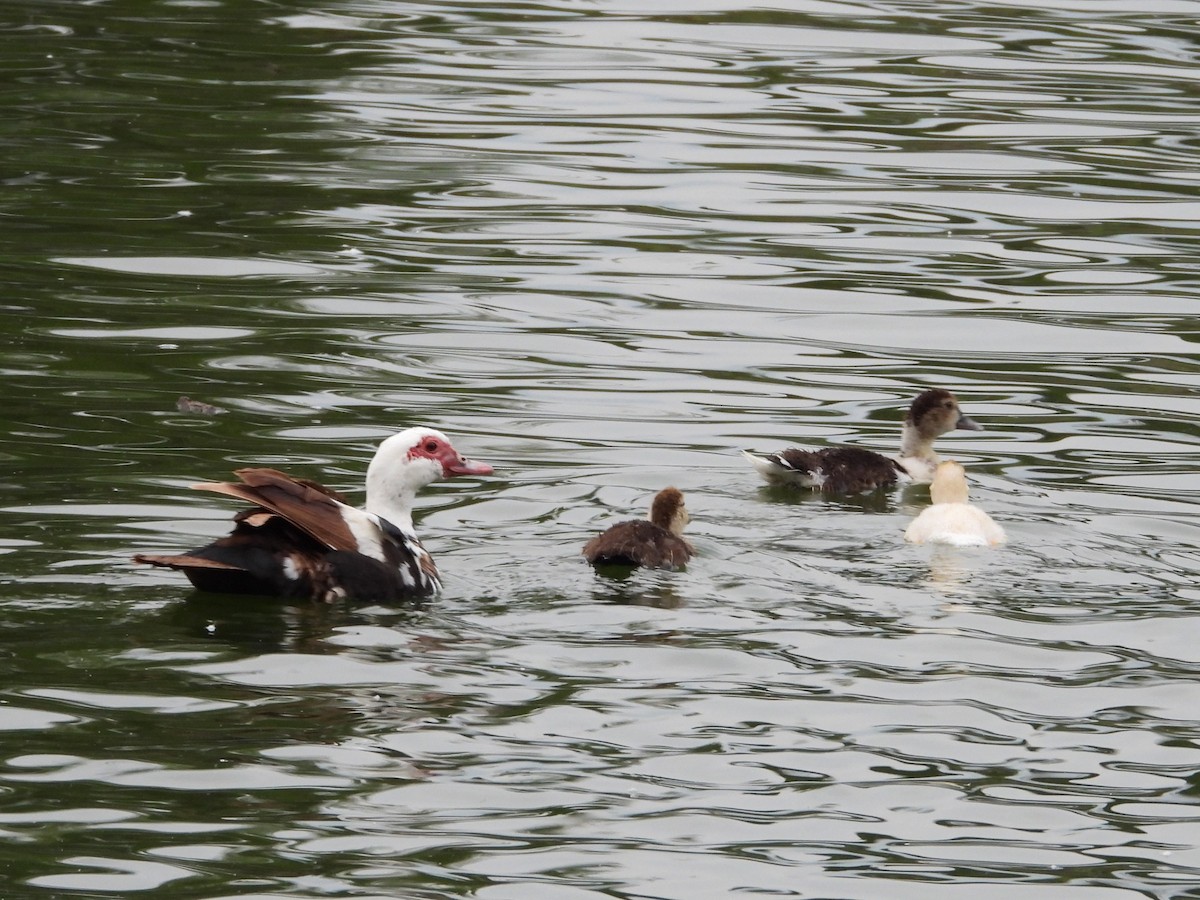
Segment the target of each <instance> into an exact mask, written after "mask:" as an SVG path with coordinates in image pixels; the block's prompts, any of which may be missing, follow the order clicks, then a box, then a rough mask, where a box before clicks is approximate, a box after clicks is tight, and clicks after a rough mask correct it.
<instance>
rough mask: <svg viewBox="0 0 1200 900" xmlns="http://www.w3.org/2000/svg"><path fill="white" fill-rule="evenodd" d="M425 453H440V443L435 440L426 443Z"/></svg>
mask: <svg viewBox="0 0 1200 900" xmlns="http://www.w3.org/2000/svg"><path fill="white" fill-rule="evenodd" d="M425 452H426V453H437V452H438V442H437V441H435V440H428V441H426V442H425Z"/></svg>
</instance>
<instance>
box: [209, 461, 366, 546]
mask: <svg viewBox="0 0 1200 900" xmlns="http://www.w3.org/2000/svg"><path fill="white" fill-rule="evenodd" d="M234 474H236V475H237V476H238V477H239V478H241V479H242V482H243V483H242V484H236V483H234V482H228V481H225V482H204V483H202V484H194V485H192V488H193V489H194V490H198V491H212V492H213V493H214V494H224V495H226V496H227V497H236V498H237V499H239V500H244V501H246V502H247V503H253V504H254V505H255V506H261V507H263V508H264V509H268V510H270V511H271V512H273V513H275V514H276V515H280V516H283V518H285V519H287V520H288V521H289V522H291V523H292V524H293V525H295V526H296V527H297V528H299V529H301V530H303V531H305V532H307V533H308V534H310V535H312V537H313V538H314V539H316V540H317V541H320V542H321V543H322V544H324V545H325V546H326V547H329V548H330V549H331V550H357V549H358V541H357V539H356V538H355V537H354V534H353V532H351V531H350V527H349V525H347V524H346V519H345V517H344V516H343V515H342V509H343V508H345V506H346V505H345V504H344V503H342V502H341V501H339V500H337V499H335V495H333V494H332V492H330V491H328V490H327V489H325V488H323V487H321V486H320V485H317V484H316V483H315V482H311V481H298V480H297V479H295V478H292V477H291V476H289V475H285V474H284V473H283V472H279V471H277V470H275V469H238V470H237V472H236V473H234Z"/></svg>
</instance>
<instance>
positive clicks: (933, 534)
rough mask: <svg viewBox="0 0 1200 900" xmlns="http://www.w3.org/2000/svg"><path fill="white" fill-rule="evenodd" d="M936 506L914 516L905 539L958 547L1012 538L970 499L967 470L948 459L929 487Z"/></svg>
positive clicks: (993, 544)
mask: <svg viewBox="0 0 1200 900" xmlns="http://www.w3.org/2000/svg"><path fill="white" fill-rule="evenodd" d="M929 496H930V498H931V499H932V500H933V505H932V506H927V507H926V508H925V509H923V510H922V511H921V514H920V515H919V516H917V517H916V518H915V519H913V521H912V524H910V525H909V526H908V529H907V530H906V531H905V532H904V539H905V540H906V541H911V542H912V543H914V544H925V543H930V544H952V545H953V546H956V547H985V546H993V547H994V546H996V545H997V544H1003V543H1004V542H1005V541H1006V540H1007V539H1008V538H1007V536H1006V535H1005V533H1004V529H1003V528H1001V527H1000V526H999V525H997V524H996V523H995V522H994V521H992V518H991V516H989V515H988V514H987V513H985V512H984V511H983V510H982V509H980V508H979V507H977V506H972V505H971V504H970V503H969V502H968V500H967V473H966V470H965V469H963V467H962V466H961V465H959V464H958V463H956V462H954V461H952V460H947V461H946V462H944V463H941V464H940V465H939V466H938V467H937V471H936V472H934V475H933V483H932V484H931V485H930V486H929Z"/></svg>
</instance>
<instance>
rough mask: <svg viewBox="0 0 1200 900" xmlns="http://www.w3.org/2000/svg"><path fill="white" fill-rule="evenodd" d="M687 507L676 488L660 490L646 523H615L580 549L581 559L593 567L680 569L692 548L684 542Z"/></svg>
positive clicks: (692, 550) (687, 517) (643, 521)
mask: <svg viewBox="0 0 1200 900" xmlns="http://www.w3.org/2000/svg"><path fill="white" fill-rule="evenodd" d="M689 519H690V516H688V511H687V507H686V506H684V503H683V492H682V491H680V490H679V489H678V488H674V487H669V488H663V489H662V490H661V491H659V492H658V493H657V494H656V495H655V497H654V502H653V503H652V504H651V506H650V518H649V519H631V520H629V521H627V522H618V523H617V524H616V525H613V526H612V527H611V528H609V529H608V530H607V531H605V532H604V533H603V534H599V535H597V536H596V537H594V538H592V539H591V540H590V541H588V542H587V543H586V544H584V546H583V555H584V557H585V558H586V559H587V561H588V562H590V563H591V564H592V565H594V566H602V565H618V566H646V567H648V568H651V569H679V568H682V567H683V566H684V565H685V564H686V563H687V561H688V560H689V559H691V556H692V553H694V552H695V550H694V548H693V547H692V545H691V544H690V543H688V541H687V540H685V539H684V538H683V528H684V526H685V525H687V523H688V521H689Z"/></svg>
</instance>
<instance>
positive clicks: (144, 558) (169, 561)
mask: <svg viewBox="0 0 1200 900" xmlns="http://www.w3.org/2000/svg"><path fill="white" fill-rule="evenodd" d="M133 559H134V561H135V562H140V563H147V564H149V565H152V566H162V567H163V568H167V569H232V570H234V571H240V570H241V567H240V566H235V565H231V564H230V563H223V562H217V560H215V559H205V558H204V557H202V556H191V555H189V554H187V553H182V554H179V555H178V556H151V555H149V554H147V553H139V554H137V555H136V556H134V558H133Z"/></svg>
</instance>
